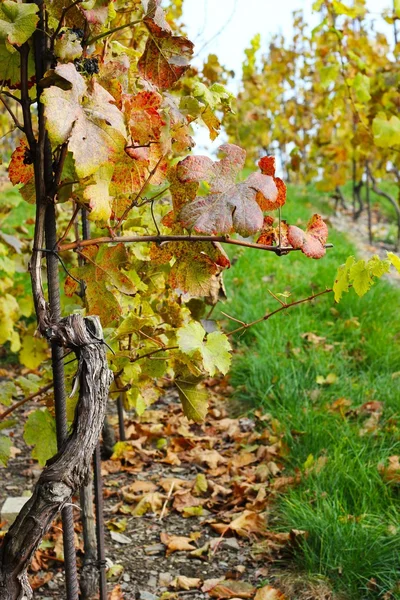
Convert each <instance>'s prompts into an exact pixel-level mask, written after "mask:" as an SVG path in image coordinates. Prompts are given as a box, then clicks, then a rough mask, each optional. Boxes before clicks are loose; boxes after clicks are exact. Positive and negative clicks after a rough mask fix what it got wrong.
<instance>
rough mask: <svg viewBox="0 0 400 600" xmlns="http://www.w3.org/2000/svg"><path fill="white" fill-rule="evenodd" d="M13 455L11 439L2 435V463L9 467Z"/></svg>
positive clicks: (0, 446)
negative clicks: (11, 454)
mask: <svg viewBox="0 0 400 600" xmlns="http://www.w3.org/2000/svg"><path fill="white" fill-rule="evenodd" d="M10 453H11V439H10V438H8V437H6V436H5V435H0V463H1V464H2V465H4V466H5V467H6V466H7V463H8V460H9V458H10Z"/></svg>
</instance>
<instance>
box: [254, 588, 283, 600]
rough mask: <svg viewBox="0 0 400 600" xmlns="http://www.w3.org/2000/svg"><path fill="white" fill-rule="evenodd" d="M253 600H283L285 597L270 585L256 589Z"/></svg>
mask: <svg viewBox="0 0 400 600" xmlns="http://www.w3.org/2000/svg"><path fill="white" fill-rule="evenodd" d="M254 600H285V595H284V594H282V592H280V591H279V590H277V589H276V588H273V587H272V586H270V585H264V586H263V587H261V588H258V590H257V592H256V595H255V596H254Z"/></svg>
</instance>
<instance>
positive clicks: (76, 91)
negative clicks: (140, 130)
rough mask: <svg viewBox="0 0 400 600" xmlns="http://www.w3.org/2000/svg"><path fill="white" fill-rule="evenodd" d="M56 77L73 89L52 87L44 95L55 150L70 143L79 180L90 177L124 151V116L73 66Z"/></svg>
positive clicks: (61, 68) (62, 68) (66, 66)
mask: <svg viewBox="0 0 400 600" xmlns="http://www.w3.org/2000/svg"><path fill="white" fill-rule="evenodd" d="M54 73H55V75H56V76H57V77H59V78H61V80H62V81H65V82H66V83H68V84H69V86H70V89H62V88H61V87H58V86H57V85H51V86H50V87H47V88H45V89H44V90H43V92H42V95H41V101H42V102H43V104H44V105H45V115H46V127H47V130H48V132H49V137H50V140H51V142H52V143H53V144H54V145H55V146H58V145H60V144H64V143H65V142H66V141H67V140H69V143H68V148H69V150H70V151H71V152H72V155H73V157H74V160H75V169H76V172H77V175H78V177H89V176H90V175H92V174H93V173H95V172H96V170H97V169H98V168H99V167H100V166H101V165H103V164H104V163H106V162H108V161H110V160H111V159H112V157H113V155H115V154H116V153H117V152H118V151H121V149H123V148H124V146H125V137H126V132H125V125H124V120H123V115H122V113H121V112H120V111H119V110H118V108H117V107H116V106H115V104H114V98H113V97H112V96H111V94H109V92H107V90H105V89H104V88H103V87H102V86H101V85H99V84H98V83H97V82H96V81H94V80H92V81H91V82H89V84H87V83H86V81H85V79H84V78H83V77H82V75H80V74H79V73H78V72H77V70H76V68H75V65H74V64H73V63H67V64H64V65H58V66H57V67H56V68H55V70H54Z"/></svg>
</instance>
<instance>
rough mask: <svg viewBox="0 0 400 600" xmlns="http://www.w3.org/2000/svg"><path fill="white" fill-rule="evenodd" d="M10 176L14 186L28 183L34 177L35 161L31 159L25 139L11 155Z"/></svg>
mask: <svg viewBox="0 0 400 600" xmlns="http://www.w3.org/2000/svg"><path fill="white" fill-rule="evenodd" d="M8 176H9V178H10V181H11V183H12V184H13V185H17V184H18V183H28V182H29V181H31V180H32V178H33V176H34V171H33V161H32V159H30V155H29V146H28V142H27V141H26V139H25V138H22V139H21V141H20V143H19V146H17V148H16V149H15V150H14V152H13V153H12V155H11V160H10V164H9V165H8Z"/></svg>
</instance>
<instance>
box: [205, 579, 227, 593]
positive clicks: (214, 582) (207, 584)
mask: <svg viewBox="0 0 400 600" xmlns="http://www.w3.org/2000/svg"><path fill="white" fill-rule="evenodd" d="M223 580H224V578H223V577H216V578H214V579H206V580H205V582H204V583H203V585H202V587H201V591H202V592H204V593H207V592H209V591H210V590H212V589H213V588H214V587H215V586H216V585H218V583H219V582H220V581H223Z"/></svg>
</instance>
